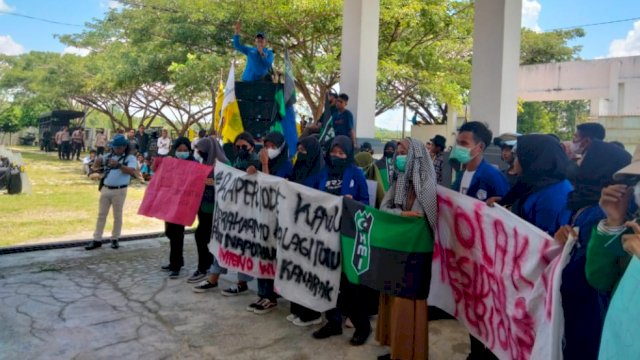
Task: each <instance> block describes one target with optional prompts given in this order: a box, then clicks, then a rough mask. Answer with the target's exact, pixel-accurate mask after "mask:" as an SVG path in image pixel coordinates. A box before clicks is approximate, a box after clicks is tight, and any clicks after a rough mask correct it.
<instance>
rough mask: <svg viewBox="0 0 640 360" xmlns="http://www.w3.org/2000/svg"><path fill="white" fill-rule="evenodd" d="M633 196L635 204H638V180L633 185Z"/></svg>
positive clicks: (639, 187) (639, 190)
mask: <svg viewBox="0 0 640 360" xmlns="http://www.w3.org/2000/svg"><path fill="white" fill-rule="evenodd" d="M633 197H634V200H635V201H636V205H638V206H640V182H639V183H637V184H636V186H634V187H633Z"/></svg>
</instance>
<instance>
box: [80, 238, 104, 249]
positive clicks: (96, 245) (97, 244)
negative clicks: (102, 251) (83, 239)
mask: <svg viewBox="0 0 640 360" xmlns="http://www.w3.org/2000/svg"><path fill="white" fill-rule="evenodd" d="M101 246H102V242H101V241H95V240H94V241H92V242H90V243H89V244H87V246H85V247H84V249H85V250H93V249H97V248H99V247H101Z"/></svg>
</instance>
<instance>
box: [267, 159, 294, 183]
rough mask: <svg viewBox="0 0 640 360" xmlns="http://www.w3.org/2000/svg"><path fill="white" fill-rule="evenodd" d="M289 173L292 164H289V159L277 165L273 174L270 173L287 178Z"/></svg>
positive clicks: (291, 170) (289, 175) (289, 176)
mask: <svg viewBox="0 0 640 360" xmlns="http://www.w3.org/2000/svg"><path fill="white" fill-rule="evenodd" d="M291 174H293V165H291V161H289V160H287V162H285V163H283V164H282V165H281V166H280V167H278V168H277V169H276V172H275V174H272V175H273V176H277V177H281V178H283V179H289V178H291Z"/></svg>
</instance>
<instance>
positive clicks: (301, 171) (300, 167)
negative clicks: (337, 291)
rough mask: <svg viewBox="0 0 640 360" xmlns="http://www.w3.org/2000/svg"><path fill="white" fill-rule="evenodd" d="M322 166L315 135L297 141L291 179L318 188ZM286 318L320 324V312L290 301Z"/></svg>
mask: <svg viewBox="0 0 640 360" xmlns="http://www.w3.org/2000/svg"><path fill="white" fill-rule="evenodd" d="M323 168H324V159H323V156H322V148H321V147H320V142H319V141H318V139H317V138H316V137H315V136H307V137H303V138H302V139H300V142H298V153H297V155H296V164H295V165H294V167H293V175H292V176H291V181H293V182H295V183H298V184H301V185H304V186H307V187H310V188H312V189H316V190H320V189H321V188H322V187H321V184H320V175H321V172H322V169H323ZM287 320H288V321H290V322H291V323H293V325H296V326H301V327H306V326H311V325H316V324H320V323H321V322H322V314H321V313H319V312H317V311H314V310H311V309H309V308H307V307H305V306H302V305H299V304H296V303H295V302H293V301H291V314H290V315H289V316H287Z"/></svg>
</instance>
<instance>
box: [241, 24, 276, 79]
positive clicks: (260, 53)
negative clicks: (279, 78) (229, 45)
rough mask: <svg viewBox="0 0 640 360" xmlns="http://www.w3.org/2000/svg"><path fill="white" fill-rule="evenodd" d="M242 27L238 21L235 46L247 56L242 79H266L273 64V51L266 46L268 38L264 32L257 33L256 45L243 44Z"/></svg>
mask: <svg viewBox="0 0 640 360" xmlns="http://www.w3.org/2000/svg"><path fill="white" fill-rule="evenodd" d="M240 29H241V25H240V22H239V21H238V22H237V23H236V24H235V25H234V30H235V35H233V48H234V49H236V50H238V51H239V52H241V53H243V54H245V55H246V56H247V64H246V66H245V68H244V73H242V81H258V80H265V77H266V76H267V75H268V74H269V70H271V66H272V65H273V51H271V50H270V49H268V48H266V47H265V44H266V42H267V40H266V39H265V36H264V33H257V34H256V38H255V44H256V47H251V46H245V45H242V44H241V43H240ZM266 80H268V79H266Z"/></svg>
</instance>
